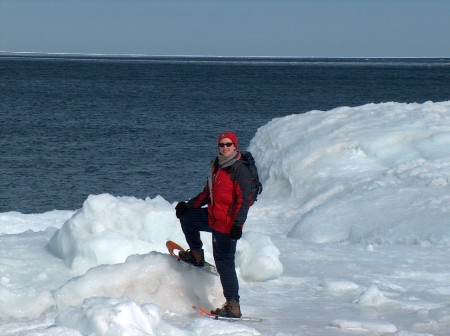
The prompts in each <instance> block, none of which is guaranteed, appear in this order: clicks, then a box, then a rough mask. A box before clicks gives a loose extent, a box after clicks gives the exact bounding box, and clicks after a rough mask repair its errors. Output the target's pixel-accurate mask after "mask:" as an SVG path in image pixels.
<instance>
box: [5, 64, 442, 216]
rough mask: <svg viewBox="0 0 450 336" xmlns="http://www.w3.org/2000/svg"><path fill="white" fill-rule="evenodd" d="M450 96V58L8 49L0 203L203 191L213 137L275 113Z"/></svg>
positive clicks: (14, 207)
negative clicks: (22, 52) (19, 52)
mask: <svg viewBox="0 0 450 336" xmlns="http://www.w3.org/2000/svg"><path fill="white" fill-rule="evenodd" d="M428 100H431V101H444V100H450V60H448V59H447V60H445V59H440V60H438V59H433V60H432V59H429V60H420V59H419V60H414V59H407V60H393V59H386V60H364V59H360V60H357V59H352V60H338V59H327V60H322V59H247V58H202V59H195V58H127V57H103V58H100V57H97V58H93V57H79V56H77V57H71V56H66V57H44V56H41V57H39V56H33V57H30V56H28V57H18V56H8V55H3V56H2V57H0V158H1V164H0V212H6V211H20V212H23V213H37V212H44V211H49V210H53V209H60V210H63V209H71V210H75V209H78V208H80V207H81V206H82V203H83V201H84V200H85V199H86V198H87V196H88V195H90V194H99V193H110V194H113V195H115V196H135V197H138V198H145V197H147V196H150V197H154V196H156V195H162V196H163V197H164V198H165V199H167V200H168V201H171V202H172V201H175V200H181V199H187V198H189V197H192V196H194V195H195V194H196V193H198V192H199V191H200V190H201V188H202V187H203V184H204V182H205V178H206V175H207V174H208V171H209V161H210V159H212V158H213V156H214V155H215V138H216V136H217V134H218V133H219V132H220V131H222V130H232V131H235V132H236V133H237V134H238V135H239V137H240V143H241V145H240V147H241V148H245V147H247V146H248V144H249V142H250V140H251V138H252V137H253V136H254V134H255V132H256V130H257V129H258V127H260V126H262V125H264V124H266V123H267V122H269V121H270V120H271V119H273V118H276V117H282V116H286V115H289V114H297V113H304V112H307V111H310V110H328V109H331V108H334V107H338V106H357V105H361V104H365V103H379V102H387V101H396V102H418V103H422V102H424V101H428Z"/></svg>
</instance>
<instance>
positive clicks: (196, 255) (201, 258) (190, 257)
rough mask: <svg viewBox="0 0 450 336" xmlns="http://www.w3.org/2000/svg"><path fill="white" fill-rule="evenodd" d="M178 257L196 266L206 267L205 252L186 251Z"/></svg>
mask: <svg viewBox="0 0 450 336" xmlns="http://www.w3.org/2000/svg"><path fill="white" fill-rule="evenodd" d="M178 257H179V258H180V259H181V260H183V261H184V262H187V263H189V264H192V265H194V266H198V267H203V266H205V255H204V253H203V250H186V251H180V252H179V253H178Z"/></svg>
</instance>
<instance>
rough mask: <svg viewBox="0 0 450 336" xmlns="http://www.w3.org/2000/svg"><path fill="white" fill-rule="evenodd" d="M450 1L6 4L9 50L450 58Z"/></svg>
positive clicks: (2, 46)
mask: <svg viewBox="0 0 450 336" xmlns="http://www.w3.org/2000/svg"><path fill="white" fill-rule="evenodd" d="M448 13H450V1H448V0H221V1H218V0H0V51H4V52H44V53H81V54H92V53H94V54H140V55H201V56H277V57H282V56H296V57H450V43H449V40H448V32H449V31H450V20H448Z"/></svg>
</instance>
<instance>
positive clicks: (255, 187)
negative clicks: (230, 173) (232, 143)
mask: <svg viewBox="0 0 450 336" xmlns="http://www.w3.org/2000/svg"><path fill="white" fill-rule="evenodd" d="M240 153H241V159H240V160H238V161H236V163H235V164H234V165H233V166H232V167H233V170H236V169H237V167H238V166H239V165H241V164H245V165H246V166H247V167H248V170H249V171H250V175H251V176H252V204H253V203H255V202H256V201H257V199H258V195H259V194H261V193H262V191H263V186H262V184H261V182H260V181H259V175H258V168H256V163H255V159H254V158H253V155H252V153H250V152H247V151H240Z"/></svg>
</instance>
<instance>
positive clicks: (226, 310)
mask: <svg viewBox="0 0 450 336" xmlns="http://www.w3.org/2000/svg"><path fill="white" fill-rule="evenodd" d="M211 313H212V314H215V315H219V316H223V317H235V318H239V317H241V316H242V314H241V307H240V306H239V302H237V301H236V300H227V302H225V304H224V305H223V306H222V308H217V309H214V310H211Z"/></svg>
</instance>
